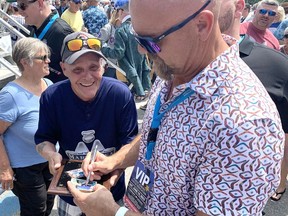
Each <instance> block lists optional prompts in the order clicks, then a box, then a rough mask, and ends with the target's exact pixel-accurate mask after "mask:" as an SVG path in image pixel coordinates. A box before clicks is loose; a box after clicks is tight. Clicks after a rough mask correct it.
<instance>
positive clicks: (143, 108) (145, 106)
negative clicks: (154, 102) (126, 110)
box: [140, 103, 147, 111]
mask: <svg viewBox="0 0 288 216" xmlns="http://www.w3.org/2000/svg"><path fill="white" fill-rule="evenodd" d="M140 109H141V110H143V111H145V110H146V109H147V103H146V104H145V105H142V106H140Z"/></svg>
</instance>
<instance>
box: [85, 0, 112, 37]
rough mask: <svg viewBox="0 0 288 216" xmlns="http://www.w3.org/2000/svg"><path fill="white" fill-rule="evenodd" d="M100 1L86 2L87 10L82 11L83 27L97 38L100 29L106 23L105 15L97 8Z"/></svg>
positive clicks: (91, 0) (89, 0)
mask: <svg viewBox="0 0 288 216" xmlns="http://www.w3.org/2000/svg"><path fill="white" fill-rule="evenodd" d="M99 2H100V0H87V4H88V8H87V9H86V10H85V11H83V20H84V25H85V27H86V28H87V29H88V32H89V33H90V34H92V35H94V36H95V37H99V35H98V34H99V33H100V29H101V28H102V27H103V26H104V25H106V24H107V23H108V18H107V16H106V14H105V13H104V12H103V11H102V10H101V9H99V8H98V4H99Z"/></svg>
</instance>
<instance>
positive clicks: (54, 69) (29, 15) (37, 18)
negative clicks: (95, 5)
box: [17, 0, 73, 83]
mask: <svg viewBox="0 0 288 216" xmlns="http://www.w3.org/2000/svg"><path fill="white" fill-rule="evenodd" d="M17 7H18V9H19V13H20V14H21V15H22V16H24V17H25V23H26V24H27V25H29V26H28V28H29V30H30V35H28V36H30V37H36V38H38V39H40V40H42V41H44V42H45V43H47V45H48V46H49V47H50V49H51V62H50V64H49V67H50V74H49V75H48V76H47V78H48V79H50V80H51V81H52V82H53V83H55V82H58V81H60V80H64V79H67V77H65V76H64V74H63V72H62V69H61V67H60V64H59V63H60V61H61V56H60V49H61V45H62V41H63V39H64V38H65V36H66V35H68V34H70V33H72V32H73V30H72V29H71V27H70V26H69V25H68V24H67V23H66V22H65V21H64V20H62V19H61V18H60V17H59V15H58V13H57V11H51V9H50V1H49V0H31V1H28V0H17Z"/></svg>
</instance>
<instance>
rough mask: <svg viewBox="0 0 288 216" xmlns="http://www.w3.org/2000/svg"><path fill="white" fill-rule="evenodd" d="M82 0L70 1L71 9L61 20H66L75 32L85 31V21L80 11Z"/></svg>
mask: <svg viewBox="0 0 288 216" xmlns="http://www.w3.org/2000/svg"><path fill="white" fill-rule="evenodd" d="M81 4H82V0H70V1H69V7H68V9H67V10H65V11H64V12H63V14H62V15H61V19H63V20H65V21H66V22H67V23H68V24H69V25H70V26H71V28H72V29H73V31H74V32H77V31H81V30H83V27H84V21H83V17H82V13H81V11H80V8H81Z"/></svg>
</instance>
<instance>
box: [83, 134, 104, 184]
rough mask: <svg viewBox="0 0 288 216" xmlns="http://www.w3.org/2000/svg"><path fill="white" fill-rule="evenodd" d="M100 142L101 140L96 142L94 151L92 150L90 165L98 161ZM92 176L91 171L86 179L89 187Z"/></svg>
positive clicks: (93, 147)
mask: <svg viewBox="0 0 288 216" xmlns="http://www.w3.org/2000/svg"><path fill="white" fill-rule="evenodd" d="M99 144H101V143H100V141H99V140H95V141H94V143H93V146H92V149H91V158H90V162H89V164H91V163H93V162H94V161H95V159H96V154H97V148H98V146H99ZM90 176H91V171H89V173H88V176H87V179H86V182H85V185H87V184H88V183H89V181H90Z"/></svg>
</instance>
